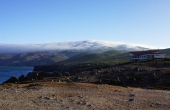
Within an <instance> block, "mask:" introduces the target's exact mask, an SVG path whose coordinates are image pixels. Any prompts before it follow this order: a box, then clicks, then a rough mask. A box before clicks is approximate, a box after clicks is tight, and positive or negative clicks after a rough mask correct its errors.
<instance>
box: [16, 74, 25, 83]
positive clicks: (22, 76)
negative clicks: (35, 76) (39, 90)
mask: <svg viewBox="0 0 170 110" xmlns="http://www.w3.org/2000/svg"><path fill="white" fill-rule="evenodd" d="M26 79H27V78H26V77H25V76H24V75H21V76H20V77H19V78H18V80H19V82H23V81H25V80H26Z"/></svg>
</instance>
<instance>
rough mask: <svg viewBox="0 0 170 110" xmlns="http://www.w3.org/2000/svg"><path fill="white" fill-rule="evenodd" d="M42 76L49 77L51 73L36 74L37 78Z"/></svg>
mask: <svg viewBox="0 0 170 110" xmlns="http://www.w3.org/2000/svg"><path fill="white" fill-rule="evenodd" d="M42 77H51V74H49V73H47V72H40V73H39V74H38V78H42Z"/></svg>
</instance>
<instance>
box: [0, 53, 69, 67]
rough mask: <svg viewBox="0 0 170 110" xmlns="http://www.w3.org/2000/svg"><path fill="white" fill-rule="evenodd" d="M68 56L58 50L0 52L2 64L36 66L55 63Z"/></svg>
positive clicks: (0, 64)
mask: <svg viewBox="0 0 170 110" xmlns="http://www.w3.org/2000/svg"><path fill="white" fill-rule="evenodd" d="M67 58H68V57H67V56H65V55H62V54H58V53H56V52H34V53H21V54H0V66H36V65H47V64H54V63H56V62H59V61H62V60H66V59H67Z"/></svg>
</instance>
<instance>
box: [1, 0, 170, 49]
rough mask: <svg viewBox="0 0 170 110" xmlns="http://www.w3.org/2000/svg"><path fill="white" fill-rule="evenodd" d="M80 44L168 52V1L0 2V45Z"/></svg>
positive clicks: (65, 0)
mask: <svg viewBox="0 0 170 110" xmlns="http://www.w3.org/2000/svg"><path fill="white" fill-rule="evenodd" d="M81 40H101V41H111V42H125V43H132V44H143V45H150V46H155V47H170V44H169V41H170V0H0V44H30V43H33V44H35V43H36V44H39V43H51V42H65V41H81Z"/></svg>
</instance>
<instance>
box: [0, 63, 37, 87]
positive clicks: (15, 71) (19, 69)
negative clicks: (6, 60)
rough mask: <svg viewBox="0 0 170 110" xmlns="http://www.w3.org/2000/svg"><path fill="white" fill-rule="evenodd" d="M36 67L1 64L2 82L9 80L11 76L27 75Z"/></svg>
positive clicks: (0, 81)
mask: <svg viewBox="0 0 170 110" xmlns="http://www.w3.org/2000/svg"><path fill="white" fill-rule="evenodd" d="M33 68H34V67H26V66H0V84H1V83H3V82H4V81H6V80H8V79H9V78H10V77H11V76H16V77H19V76H21V75H27V73H28V72H31V71H33Z"/></svg>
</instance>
